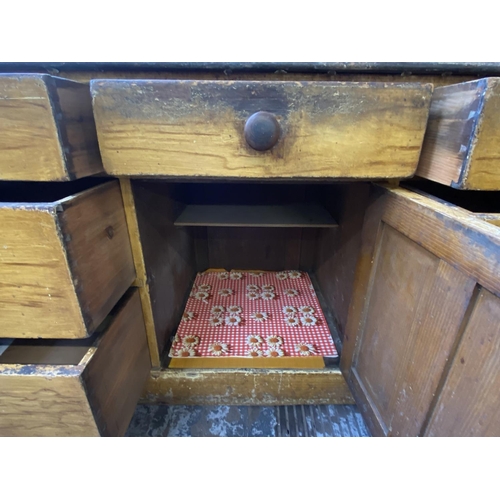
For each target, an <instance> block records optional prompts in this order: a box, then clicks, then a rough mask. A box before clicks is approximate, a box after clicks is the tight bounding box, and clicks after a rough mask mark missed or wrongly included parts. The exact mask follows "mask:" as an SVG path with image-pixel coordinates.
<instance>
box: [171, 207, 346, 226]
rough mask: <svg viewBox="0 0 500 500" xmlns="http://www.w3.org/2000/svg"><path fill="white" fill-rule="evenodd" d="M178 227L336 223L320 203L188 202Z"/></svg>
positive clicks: (324, 224)
mask: <svg viewBox="0 0 500 500" xmlns="http://www.w3.org/2000/svg"><path fill="white" fill-rule="evenodd" d="M174 224H175V225H176V226H214V227H322V228H325V227H327V228H332V227H335V226H336V225H337V224H336V222H335V221H334V220H333V218H332V216H331V215H330V214H329V213H328V212H327V211H326V210H325V209H324V208H323V207H322V206H321V205H318V204H313V203H308V204H305V203H303V204H294V205H188V206H186V208H185V209H184V211H183V212H182V213H181V215H179V217H178V218H177V220H176V221H175V223H174Z"/></svg>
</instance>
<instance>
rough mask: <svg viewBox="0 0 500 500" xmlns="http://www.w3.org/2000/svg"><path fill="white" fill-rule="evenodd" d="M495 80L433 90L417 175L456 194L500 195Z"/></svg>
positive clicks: (499, 93)
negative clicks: (475, 192)
mask: <svg viewBox="0 0 500 500" xmlns="http://www.w3.org/2000/svg"><path fill="white" fill-rule="evenodd" d="M499 137H500V78H483V79H481V80H475V81H472V82H465V83H459V84H456V85H449V86H443V87H438V88H437V89H436V90H435V92H434V94H433V96H432V103H431V109H430V115H429V125H428V128H427V132H426V134H425V139H424V144H423V148H422V155H421V158H420V162H419V165H418V169H417V175H418V176H420V177H423V178H426V179H430V180H433V181H435V182H439V183H441V184H445V185H447V186H452V187H454V188H457V189H471V190H483V191H488V190H489V191H498V190H500V163H499V160H500V139H499Z"/></svg>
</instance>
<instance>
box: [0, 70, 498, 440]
mask: <svg viewBox="0 0 500 500" xmlns="http://www.w3.org/2000/svg"><path fill="white" fill-rule="evenodd" d="M0 71H1V73H0V435H5V436H7V435H9V436H10V435H16V436H19V435H21V436H23V435H30V436H31V435H35V436H38V435H63V436H72V435H78V436H80V435H81V436H87V435H111V436H115V435H123V434H124V433H125V431H126V429H127V426H128V424H129V422H130V419H131V417H132V414H133V412H134V409H135V406H136V404H137V402H138V401H143V402H148V403H151V404H238V405H288V404H307V403H309V404H346V403H347V404H349V403H354V402H356V403H357V404H358V405H359V408H360V409H361V411H362V413H363V415H364V417H365V419H366V421H367V424H368V426H369V427H370V430H371V431H372V433H373V434H374V435H383V436H388V435H391V436H419V435H425V436H440V435H445V436H472V435H476V436H487V435H499V434H500V424H499V423H498V419H496V415H497V414H498V410H499V409H500V397H499V396H498V384H499V383H500V375H499V373H500V372H499V370H498V367H499V365H500V354H499V352H498V351H499V349H500V339H499V336H500V227H499V226H500V203H499V202H498V196H497V191H498V190H499V187H500V143H499V142H500V141H499V140H498V137H499V134H498V129H499V128H500V114H499V112H500V109H499V105H498V100H499V99H498V90H497V87H498V81H499V80H498V78H497V75H500V65H498V64H480V63H474V64H466V63H456V64H445V63H436V64H434V65H430V64H429V65H422V64H413V65H412V64H410V63H405V64H393V65H390V64H363V63H355V64H348V63H310V64H309V63H307V64H306V63H304V64H298V63H293V64H282V63H275V64H270V63H266V64H250V65H248V64H236V63H234V64H232V63H231V64H229V63H226V64H223V63H220V64H216V63H213V64H198V65H197V64H187V63H186V64H143V65H140V64H128V65H127V64H125V65H114V64H103V65H98V64H74V65H72V64H62V63H61V64H53V65H51V64H45V65H36V64H26V65H21V64H18V65H3V67H0ZM230 270H233V273H235V276H236V277H238V278H239V277H240V275H241V274H242V273H240V270H251V272H249V273H248V274H245V272H243V276H244V277H248V279H250V277H254V275H258V274H259V273H261V274H262V273H263V275H264V276H269V277H270V278H269V279H271V277H273V279H274V276H275V274H273V273H279V272H283V271H284V270H296V271H287V272H288V273H296V275H297V276H307V277H308V278H307V279H310V282H311V290H313V292H312V293H313V295H314V297H315V298H314V300H317V301H318V302H317V303H318V306H316V307H317V309H321V313H320V312H319V311H316V314H317V315H318V314H320V316H318V317H319V318H320V323H321V322H323V323H324V324H327V325H328V329H329V331H330V333H331V337H332V338H331V339H330V342H331V343H332V345H335V348H336V351H335V355H332V356H316V357H314V358H309V359H308V360H305V359H302V358H301V357H295V358H294V357H292V356H291V355H288V354H287V352H285V355H284V356H283V353H281V354H280V356H281V358H280V359H269V358H267V357H266V356H263V357H261V358H260V359H250V358H248V359H247V358H241V357H233V358H230V357H228V359H222V358H218V359H217V360H215V359H202V358H199V359H197V360H189V359H188V360H185V359H178V358H176V354H175V353H176V352H180V351H176V349H175V345H176V342H177V339H178V335H179V332H180V331H181V327H182V324H183V323H182V322H183V320H184V319H190V317H187V316H186V314H187V313H186V312H185V307H186V304H190V303H191V302H190V301H191V300H193V292H191V290H193V291H194V290H195V288H193V289H192V287H193V283H194V286H195V287H196V286H197V283H198V281H199V279H200V277H208V278H210V279H212V278H214V277H215V276H222V274H224V273H225V272H226V271H228V272H229V271H230ZM234 270H235V271H234ZM210 272H213V273H216V274H213V275H210V274H207V273H210ZM221 273H222V274H221ZM228 274H229V273H228ZM224 277H226V276H224ZM208 278H207V279H208ZM285 278H287V275H286V273H285ZM214 279H215V278H214ZM252 279H253V278H252ZM255 279H257V278H255ZM245 283H246V282H245ZM255 283H257V281H256V282H255ZM258 283H260V282H258ZM276 283H278V282H276ZM242 286H243V285H242ZM248 286H249V287H250V288H248ZM248 286H247V290H252V286H254V285H248ZM276 286H278V285H276ZM209 288H210V287H209ZM209 288H208V289H209ZM257 288H259V287H258V286H257ZM214 290H215V288H214ZM190 292H191V293H190ZM248 293H249V292H248V291H247V294H248ZM207 295H208V293H207ZM278 298H279V297H278ZM220 300H222V298H221V299H220ZM221 303H222V302H221ZM292 309H293V308H292ZM186 311H187V309H186ZM183 313H184V314H183ZM292 316H293V314H292ZM305 317H307V314H306V315H305ZM271 319H272V318H271ZM243 320H244V323H243V324H247V325H248V324H250V323H245V321H247V322H248V321H250V319H249V318H246V319H245V317H244V318H243ZM217 321H218V320H217ZM217 321H216V322H215V323H214V324H218V323H217ZM238 321H239V320H238ZM293 321H295V320H292V321H291V324H293ZM301 321H302V320H301ZM310 321H316V319H314V320H310ZM296 322H297V323H298V318H297V321H296ZM304 324H305V323H304ZM256 328H257V327H256ZM205 330H206V328H205ZM205 330H204V331H203V332H201V334H200V335H201V337H200V338H202V337H203V335H205V334H207V335H210V332H211V331H212V330H207V331H206V332H205ZM213 331H223V328H221V329H220V330H213ZM256 331H257V330H256ZM259 331H260V330H259ZM176 332H177V333H176ZM207 332H208V333H207ZM184 340H185V337H183V342H184ZM197 342H198V340H197ZM285 343H286V342H285ZM200 347H201V341H200V345H198V346H196V348H197V349H198V348H200ZM271 350H272V349H271ZM188 351H189V350H188ZM283 351H286V350H285V349H283ZM182 352H186V350H184V351H182ZM189 352H191V351H189ZM193 352H194V350H193ZM266 352H267V351H266ZM172 353H173V354H172ZM259 353H260V351H259ZM229 358H230V359H229Z"/></svg>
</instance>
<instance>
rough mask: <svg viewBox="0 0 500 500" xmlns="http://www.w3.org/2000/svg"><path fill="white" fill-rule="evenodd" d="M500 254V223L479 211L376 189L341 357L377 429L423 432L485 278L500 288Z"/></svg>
mask: <svg viewBox="0 0 500 500" xmlns="http://www.w3.org/2000/svg"><path fill="white" fill-rule="evenodd" d="M499 255H500V234H499V233H498V229H497V228H495V227H494V226H492V225H489V224H487V223H485V222H482V221H479V220H478V218H477V217H476V216H474V215H473V214H471V213H470V212H468V211H466V210H463V209H460V208H458V209H457V208H456V207H453V206H450V205H449V204H444V203H442V202H439V201H436V200H435V199H429V198H426V196H424V195H423V194H418V193H414V192H410V191H407V190H404V189H402V188H392V189H380V188H377V189H376V190H375V192H374V195H373V197H372V199H371V201H370V204H369V208H368V210H367V213H366V216H365V222H364V226H363V235H362V249H361V253H360V260H359V262H358V267H357V271H356V278H355V285H354V294H353V299H352V301H351V306H350V311H349V319H348V324H347V331H346V336H345V339H344V346H343V347H344V349H343V353H342V360H341V368H342V371H343V373H344V374H345V375H346V378H347V381H348V383H349V385H350V387H351V389H352V391H353V394H354V395H355V397H356V400H357V402H358V404H360V407H361V409H362V411H363V412H364V415H365V417H366V418H367V420H368V425H369V427H370V430H371V431H372V432H373V433H374V434H375V435H403V436H405V435H410V436H416V435H419V434H421V433H422V432H423V428H424V427H425V426H426V425H427V421H428V419H429V415H430V413H431V411H432V409H433V408H434V405H435V399H436V397H438V396H437V395H439V392H440V390H441V388H442V385H443V377H445V375H446V372H447V370H448V365H449V363H450V360H453V359H454V358H455V353H456V346H457V344H458V342H459V341H460V338H461V336H462V332H463V328H464V327H463V325H464V322H467V321H469V311H470V304H471V302H472V301H474V300H475V290H476V286H477V283H478V282H479V283H480V284H485V285H487V286H489V287H490V290H491V292H493V293H495V294H497V295H498V294H499V293H500V288H499V287H498V283H497V281H496V280H495V279H490V274H491V275H493V276H497V275H498V271H499V270H500V265H499V262H498V258H499ZM388 304H390V306H389V307H388ZM464 404H466V403H465V402H464Z"/></svg>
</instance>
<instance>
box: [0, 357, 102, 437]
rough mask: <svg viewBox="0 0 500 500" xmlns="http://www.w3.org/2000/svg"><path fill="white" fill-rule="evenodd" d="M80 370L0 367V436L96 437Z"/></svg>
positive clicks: (44, 366)
mask: <svg viewBox="0 0 500 500" xmlns="http://www.w3.org/2000/svg"><path fill="white" fill-rule="evenodd" d="M83 369H84V366H72V367H68V366H51V365H38V366H37V365H1V364H0V385H1V388H2V389H1V391H0V436H66V437H67V436H98V435H99V431H98V429H97V426H96V424H95V421H94V417H93V415H92V410H91V408H90V405H89V402H88V400H87V395H86V393H85V390H84V387H83V385H82V382H81V379H80V377H81V374H82V371H83Z"/></svg>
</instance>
